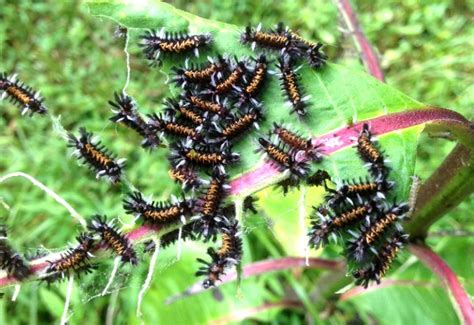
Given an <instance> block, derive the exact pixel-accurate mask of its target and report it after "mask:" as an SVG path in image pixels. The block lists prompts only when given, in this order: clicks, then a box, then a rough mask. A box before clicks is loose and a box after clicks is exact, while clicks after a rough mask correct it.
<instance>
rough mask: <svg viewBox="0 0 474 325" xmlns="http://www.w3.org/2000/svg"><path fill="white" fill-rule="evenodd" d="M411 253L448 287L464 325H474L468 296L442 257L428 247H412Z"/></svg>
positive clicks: (472, 309) (472, 311)
mask: <svg viewBox="0 0 474 325" xmlns="http://www.w3.org/2000/svg"><path fill="white" fill-rule="evenodd" d="M410 251H411V252H412V253H413V254H414V255H416V256H417V257H418V258H419V259H420V261H421V262H422V263H423V264H425V265H426V266H427V267H428V268H429V269H430V270H432V271H433V272H434V273H435V274H436V275H437V276H438V277H439V278H440V280H441V282H442V283H443V284H444V285H445V286H446V288H447V289H448V292H449V296H450V298H451V300H452V301H453V305H454V306H455V307H456V308H455V309H456V311H457V312H458V315H459V318H460V320H461V321H462V322H463V323H464V324H468V325H473V324H474V308H473V306H472V304H471V301H470V299H469V296H468V294H467V293H466V291H465V290H464V288H463V287H462V286H461V284H460V283H459V280H458V278H457V276H456V274H455V273H454V272H453V270H451V268H450V267H449V265H447V264H446V263H445V262H444V261H443V260H442V259H441V257H439V256H438V255H437V254H436V253H435V252H433V251H432V250H431V249H430V248H429V247H428V246H424V245H415V244H411V245H410Z"/></svg>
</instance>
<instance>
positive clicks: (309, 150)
mask: <svg viewBox="0 0 474 325" xmlns="http://www.w3.org/2000/svg"><path fill="white" fill-rule="evenodd" d="M273 133H274V134H275V135H277V136H278V138H279V139H280V140H281V141H282V142H283V143H286V144H287V145H289V146H290V147H291V148H292V149H294V150H300V151H304V153H305V154H306V156H307V157H308V159H312V160H313V161H316V162H319V161H321V153H320V152H319V151H318V147H317V146H315V145H313V142H312V139H311V138H303V137H302V136H300V135H298V134H297V133H295V132H292V131H290V130H289V129H287V128H284V127H283V126H281V125H279V124H277V123H273Z"/></svg>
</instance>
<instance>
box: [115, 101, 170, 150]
mask: <svg viewBox="0 0 474 325" xmlns="http://www.w3.org/2000/svg"><path fill="white" fill-rule="evenodd" d="M114 98H115V102H114V101H109V104H110V105H111V106H112V107H113V109H112V111H113V112H114V113H115V115H114V116H112V117H111V118H110V120H111V121H112V122H115V123H122V124H123V125H125V126H127V127H129V128H131V129H132V130H135V131H136V132H137V133H138V134H139V135H141V136H142V137H143V141H142V146H143V147H144V148H155V147H157V146H159V145H160V143H161V141H160V138H159V137H158V135H157V134H156V130H154V128H153V127H152V126H150V125H149V124H148V123H147V122H145V120H144V119H143V118H142V117H141V115H140V113H139V112H138V109H137V105H136V103H135V101H134V99H133V98H132V97H131V96H128V95H126V94H124V93H120V94H119V93H115V94H114Z"/></svg>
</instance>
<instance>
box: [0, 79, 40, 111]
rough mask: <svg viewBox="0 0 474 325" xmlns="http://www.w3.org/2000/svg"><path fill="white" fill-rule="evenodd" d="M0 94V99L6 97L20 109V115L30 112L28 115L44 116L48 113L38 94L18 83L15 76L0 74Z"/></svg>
mask: <svg viewBox="0 0 474 325" xmlns="http://www.w3.org/2000/svg"><path fill="white" fill-rule="evenodd" d="M0 94H1V96H0V99H4V98H5V97H7V98H8V99H9V100H10V101H11V102H13V103H15V104H16V105H17V106H18V107H19V108H20V109H21V114H22V115H24V114H26V113H27V112H30V113H29V114H30V115H33V114H34V113H37V114H46V112H47V111H48V109H47V108H46V106H45V105H44V103H43V97H41V95H40V93H39V92H37V91H34V90H33V89H32V88H31V87H29V86H27V85H25V84H23V83H22V82H21V81H18V80H17V79H16V75H10V76H8V75H7V74H6V73H1V74H0Z"/></svg>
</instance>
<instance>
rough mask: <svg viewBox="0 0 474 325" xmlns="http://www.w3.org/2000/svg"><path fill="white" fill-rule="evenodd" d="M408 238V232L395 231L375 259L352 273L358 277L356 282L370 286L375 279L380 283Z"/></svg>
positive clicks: (365, 286)
mask: <svg viewBox="0 0 474 325" xmlns="http://www.w3.org/2000/svg"><path fill="white" fill-rule="evenodd" d="M407 238H408V235H406V234H403V233H401V232H397V233H395V234H394V235H393V237H392V238H391V239H390V240H389V241H388V242H387V243H386V244H384V245H383V246H382V247H381V248H380V250H379V252H378V254H377V256H376V257H375V259H374V261H372V262H371V263H370V264H369V265H368V266H367V267H364V268H362V269H359V270H356V271H354V272H353V273H352V275H353V276H354V278H356V284H358V285H362V286H363V287H364V288H367V287H368V286H369V283H370V281H375V282H376V283H377V284H380V280H381V279H382V278H383V277H384V276H385V274H386V273H387V271H388V269H389V268H390V264H392V262H393V260H394V259H395V258H396V256H397V254H398V252H399V251H400V249H401V248H402V247H403V243H405V242H406V240H407Z"/></svg>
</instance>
